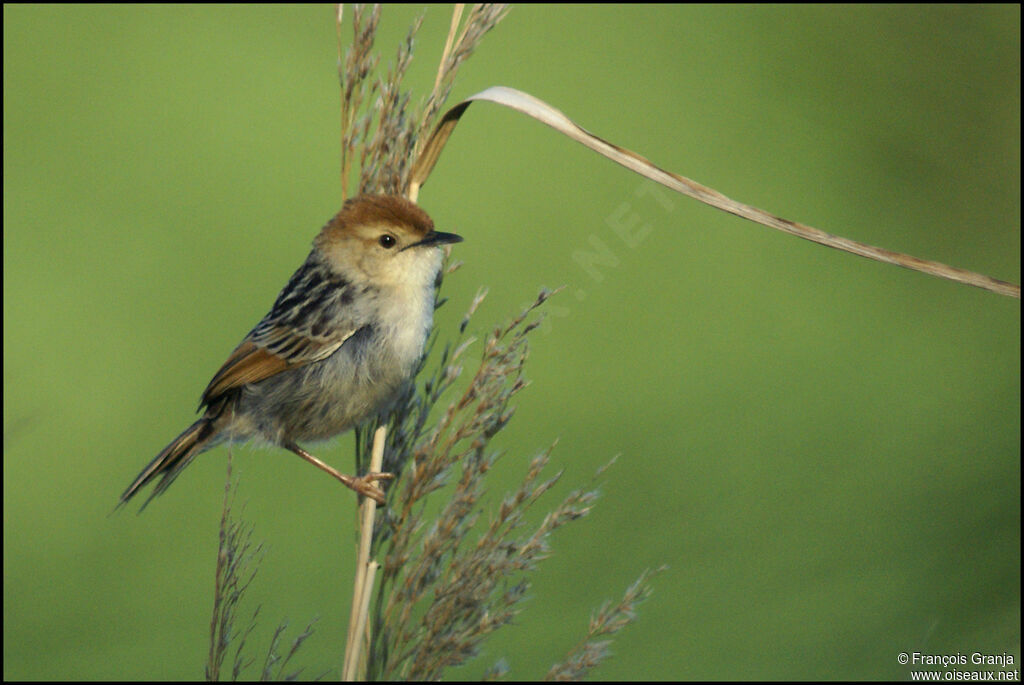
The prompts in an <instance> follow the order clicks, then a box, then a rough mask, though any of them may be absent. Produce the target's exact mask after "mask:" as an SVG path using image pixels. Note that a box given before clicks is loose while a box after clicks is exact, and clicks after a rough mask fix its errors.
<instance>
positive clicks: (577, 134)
mask: <svg viewBox="0 0 1024 685" xmlns="http://www.w3.org/2000/svg"><path fill="white" fill-rule="evenodd" d="M477 100H486V101H488V102H494V103H496V104H499V105H504V106H505V107H509V108H511V109H514V110H516V111H517V112H522V113H523V114H526V115H528V116H531V117H533V118H534V119H536V120H538V121H540V122H542V123H544V124H547V125H548V126H550V127H551V128H553V129H555V130H556V131H558V132H560V133H563V134H565V135H566V136H568V137H570V138H572V139H573V140H575V141H576V142H578V143H581V144H583V145H585V146H587V147H589V148H590V149H591V150H594V151H596V152H598V153H600V154H602V155H604V156H605V157H607V158H608V159H610V160H612V161H613V162H617V163H619V164H621V165H622V166H624V167H626V168H627V169H631V170H632V171H635V172H636V173H638V174H640V175H641V176H645V177H647V178H649V179H651V180H652V181H656V182H658V183H660V184H662V185H664V186H666V187H668V188H671V189H672V190H675V191H677V192H679V193H682V194H683V195H688V196H690V197H692V198H694V199H697V200H700V201H701V202H703V203H705V204H708V205H711V206H712V207H716V208H718V209H721V210H723V211H726V212H729V213H730V214H735V215H736V216H739V217H742V218H744V219H749V220H750V221H753V222H755V223H759V224H762V225H764V226H768V227H769V228H774V229H777V230H779V231H783V232H785V233H789V234H791V235H795V236H797V237H799V238H804V239H805V240H811V241H813V242H816V243H820V244H822V245H825V246H827V247H833V248H835V249H837V250H843V251H844V252H850V253H852V254H856V255H860V256H862V257H867V258H868V259H874V260H876V261H879V262H886V263H889V264H895V265H897V266H902V267H904V268H907V269H912V270H914V271H920V272H923V273H926V274H931V275H933V276H938V277H939V278H945V279H947V280H951V281H957V282H959V283H964V284H966V285H973V286H976V287H978V288H983V289H985V290H990V291H992V292H994V293H998V294H1000V295H1007V296H1009V297H1016V298H1018V299H1019V298H1020V286H1019V285H1015V284H1013V283H1008V282H1006V281H1001V280H998V279H995V278H991V277H989V276H985V275H983V274H979V273H975V272H973V271H967V270H965V269H958V268H956V267H952V266H948V265H946V264H941V263H939V262H933V261H929V260H926V259H919V258H917V257H913V256H911V255H907V254H902V253H900V252H893V251H891V250H886V249H883V248H880V247H874V246H872V245H867V244H865V243H861V242H857V241H856V240H850V239H848V238H843V237H841V236H835V235H831V234H829V233H826V232H824V231H821V230H818V229H817V228H814V227H812V226H807V225H805V224H800V223H797V222H795V221H790V220H789V219H783V218H782V217H778V216H775V215H774V214H771V213H769V212H766V211H764V210H763V209H758V208H757V207H751V206H750V205H746V204H743V203H742V202H737V201H736V200H732V199H730V198H728V197H726V196H725V195H722V194H721V193H719V192H718V191H717V190H714V189H712V188H708V187H707V186H703V185H701V184H700V183H697V182H696V181H692V180H690V179H688V178H686V177H684V176H680V175H678V174H674V173H672V172H670V171H665V170H664V169H662V168H660V167H658V166H657V165H655V164H654V163H652V162H651V161H650V160H648V159H645V158H644V157H642V156H640V155H638V154H636V153H635V152H632V151H631V150H627V149H625V148H621V147H619V146H618V145H615V144H614V143H609V142H608V141H607V140H604V139H603V138H600V137H598V136H595V135H594V134H593V133H590V132H589V131H587V130H586V129H584V128H582V127H581V126H578V125H577V124H576V123H575V122H573V121H572V120H571V119H569V117H567V116H565V114H563V113H562V112H561V111H559V110H557V109H555V108H554V107H552V106H551V105H549V104H547V103H546V102H544V101H543V100H539V99H537V98H535V97H533V96H532V95H529V94H528V93H524V92H522V91H519V90H515V89H514V88H506V87H505V86H493V87H491V88H488V89H487V90H484V91H482V92H480V93H477V94H476V95H473V96H472V97H469V98H467V99H466V100H464V101H462V102H460V103H459V104H457V105H455V106H454V107H452V108H451V109H450V110H448V112H447V113H445V115H444V116H443V117H442V118H441V121H440V122H439V123H438V125H437V127H436V128H435V129H434V132H433V133H432V134H431V136H430V138H429V139H428V140H427V142H426V144H425V145H424V146H423V149H422V151H421V152H420V155H419V157H418V158H417V159H416V161H415V163H414V164H413V168H412V171H411V173H410V180H409V190H408V194H409V197H411V198H412V199H413V200H415V199H416V196H417V195H418V193H419V189H420V187H421V186H422V185H423V184H424V183H426V181H427V177H428V176H430V172H431V171H432V170H433V168H434V165H435V164H437V160H438V158H439V157H440V155H441V150H442V149H443V148H444V146H445V143H446V142H447V141H448V138H449V137H450V136H451V134H452V132H453V131H454V130H455V125H456V124H458V122H459V119H460V118H461V117H462V115H463V114H464V113H465V111H466V109H467V108H468V107H469V106H470V104H472V103H473V102H475V101H477Z"/></svg>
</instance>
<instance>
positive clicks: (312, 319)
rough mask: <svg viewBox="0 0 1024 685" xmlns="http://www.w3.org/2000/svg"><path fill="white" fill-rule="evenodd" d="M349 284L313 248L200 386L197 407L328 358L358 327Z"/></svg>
mask: <svg viewBox="0 0 1024 685" xmlns="http://www.w3.org/2000/svg"><path fill="white" fill-rule="evenodd" d="M349 288H350V285H349V283H348V282H347V281H346V280H345V279H344V278H342V277H341V276H340V275H338V274H336V273H334V272H333V271H331V269H330V268H329V266H328V265H326V264H325V263H324V262H323V259H322V258H321V257H320V255H319V253H318V252H317V251H316V250H314V251H313V252H311V253H310V255H309V257H308V258H307V259H306V262H305V263H304V264H303V265H302V266H301V267H299V269H298V271H296V272H295V273H294V274H293V275H292V277H291V279H290V280H289V281H288V285H286V286H285V287H284V289H283V290H282V291H281V293H280V294H279V295H278V296H277V300H276V301H275V302H274V306H273V308H272V309H271V310H270V312H269V313H267V315H266V316H264V317H263V320H262V321H260V322H259V323H258V324H257V325H256V327H255V328H254V329H252V331H250V332H249V335H247V336H245V340H243V341H242V343H241V344H240V345H239V346H238V347H236V348H235V351H234V352H232V353H231V356H229V357H228V358H227V361H225V362H224V365H223V366H221V367H220V369H219V370H218V371H217V373H216V374H214V376H213V380H211V381H210V384H209V385H208V386H206V390H204V391H203V396H202V398H201V399H200V406H202V405H207V406H209V405H212V404H214V403H215V402H216V401H217V400H219V399H221V398H222V397H223V396H224V395H225V393H228V392H230V391H231V390H234V389H235V388H240V387H242V386H243V385H248V384H249V383H258V382H260V381H262V380H265V379H267V378H270V377H271V376H275V375H277V374H279V373H281V372H282V371H286V370H288V369H292V368H295V367H297V366H302V365H304V364H310V363H312V362H315V361H320V360H321V359H326V358H327V357H329V356H331V355H332V354H334V353H335V352H336V351H337V350H338V348H339V347H341V346H342V345H343V344H344V343H345V341H346V340H348V339H349V338H350V337H352V334H353V333H355V332H356V331H357V330H359V328H360V327H361V326H362V325H363V322H362V321H361V320H360V318H359V317H357V316H355V315H356V314H357V313H358V312H357V310H356V309H354V308H353V307H351V306H346V304H347V303H346V298H348V301H349V302H350V301H351V292H350V291H349Z"/></svg>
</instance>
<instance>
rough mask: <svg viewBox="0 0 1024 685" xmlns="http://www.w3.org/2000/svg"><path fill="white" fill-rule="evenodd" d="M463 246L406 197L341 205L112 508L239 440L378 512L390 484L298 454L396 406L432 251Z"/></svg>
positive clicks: (424, 328)
mask: <svg viewBox="0 0 1024 685" xmlns="http://www.w3.org/2000/svg"><path fill="white" fill-rule="evenodd" d="M461 240H462V238H461V237H460V236H458V235H455V234H453V233H441V232H438V231H435V230H434V223H433V221H431V220H430V217H429V216H427V214H426V212H424V211H423V210H422V209H420V208H419V207H418V206H417V205H415V204H414V203H412V202H410V201H409V200H407V199H405V198H403V197H398V196H392V195H362V196H359V197H355V198H352V199H351V200H349V201H347V202H346V203H345V205H344V206H343V207H342V209H341V211H340V212H338V214H337V215H336V216H335V217H334V218H333V219H331V220H330V221H329V222H328V223H327V225H326V226H324V228H323V229H322V230H321V231H320V234H319V235H318V236H317V237H316V239H315V240H314V241H313V249H312V251H311V252H310V253H309V256H308V257H307V258H306V261H305V263H304V264H303V265H302V266H301V267H299V270H298V271H296V272H295V274H294V275H293V276H292V277H291V280H289V281H288V285H286V286H285V287H284V289H283V290H282V291H281V293H280V294H279V295H278V296H277V300H276V301H275V302H274V306H273V307H272V308H271V310H270V312H269V313H268V314H267V315H266V316H264V317H263V319H262V320H261V321H260V322H259V323H258V324H256V327H255V328H253V329H252V331H250V332H249V335H247V336H245V339H244V340H242V343H241V344H240V345H239V346H238V347H236V348H235V351H234V352H232V353H231V355H230V356H229V357H228V359H227V361H226V362H224V365H223V366H221V367H220V370H219V371H217V373H216V374H214V376H213V380H211V381H210V384H209V385H207V386H206V390H204V391H203V395H202V397H201V399H200V405H199V406H200V409H203V408H204V407H205V411H204V413H203V416H202V418H200V419H199V420H198V421H196V422H195V423H193V424H192V425H191V426H189V427H188V428H186V429H185V431H184V432H183V433H182V434H181V435H179V436H178V437H176V438H175V439H174V440H173V441H172V442H171V444H169V445H168V446H167V447H165V448H164V449H163V451H161V452H160V454H158V455H157V456H156V458H155V459H153V461H151V462H150V463H149V465H148V466H146V468H144V469H143V470H142V473H140V474H139V475H138V477H137V478H136V479H135V480H134V481H133V482H132V484H131V485H129V486H128V489H127V490H125V491H124V494H122V495H121V501H120V504H124V503H125V502H127V501H128V500H129V499H131V498H132V496H134V495H135V494H136V493H137V492H138V491H139V489H140V488H142V487H143V486H145V485H146V484H147V483H149V482H151V481H153V480H154V479H155V478H156V477H157V476H160V480H159V482H157V483H156V486H155V488H154V489H153V492H152V494H150V496H149V499H147V500H146V503H145V504H148V503H149V501H150V500H152V499H153V497H155V496H157V495H159V494H160V493H162V492H163V491H164V490H166V489H167V487H168V486H169V485H170V484H171V483H172V482H173V481H174V479H175V478H176V477H177V476H178V474H179V473H181V470H182V469H184V468H185V467H186V466H188V464H189V463H190V462H191V461H192V459H193V458H194V457H195V456H196V455H197V454H200V453H202V452H205V451H206V450H208V449H210V448H211V447H214V446H215V445H217V444H219V443H222V442H238V441H244V440H259V441H263V442H267V443H270V444H273V445H279V446H281V447H284V448H285V449H287V450H290V451H292V452H294V453H295V454H297V455H299V456H300V457H302V458H303V459H305V460H306V461H308V462H310V463H312V464H313V465H315V466H317V467H318V468H321V469H323V470H324V471H326V472H327V473H329V474H331V475H332V476H334V477H335V478H337V479H338V480H339V481H341V482H342V483H344V484H345V485H346V486H348V487H349V488H351V489H353V490H355V491H356V492H358V493H361V494H363V495H366V496H367V497H372V498H373V499H375V500H376V501H378V502H381V503H383V502H384V492H383V491H382V490H381V489H380V488H378V487H377V486H376V485H374V482H375V481H377V480H383V479H387V478H391V477H392V476H391V474H382V473H369V474H366V475H365V476H362V477H359V478H353V477H352V476H346V475H345V474H343V473H339V472H338V471H336V470H335V469H333V468H331V467H330V466H328V465H327V464H325V463H324V462H322V461H320V460H319V459H317V458H316V457H314V456H313V455H312V454H309V453H308V452H306V451H305V450H304V449H302V448H301V447H299V445H298V444H297V443H298V442H299V441H307V440H326V439H327V438H331V437H334V436H336V435H338V434H339V433H342V432H344V431H347V430H349V429H350V428H352V427H354V426H356V425H357V424H358V423H359V422H361V421H363V420H364V419H367V418H370V417H371V416H374V415H376V414H377V413H379V412H381V411H382V410H384V409H386V408H387V407H388V406H389V404H390V403H391V402H392V401H393V400H394V398H395V396H396V395H397V394H398V392H399V390H401V388H402V387H403V386H404V384H405V383H407V382H408V381H409V380H410V378H411V376H412V373H413V370H414V369H415V367H416V364H417V362H418V361H419V359H420V356H421V355H422V354H423V347H424V345H425V343H426V339H427V334H428V333H429V332H430V326H431V322H432V320H433V314H434V287H435V283H436V281H437V275H438V270H439V269H440V267H441V259H442V253H441V250H439V249H437V248H438V247H440V246H441V245H444V244H447V243H457V242H460V241H461ZM145 504H143V507H145Z"/></svg>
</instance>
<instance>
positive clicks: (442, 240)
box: [402, 231, 462, 250]
mask: <svg viewBox="0 0 1024 685" xmlns="http://www.w3.org/2000/svg"><path fill="white" fill-rule="evenodd" d="M461 242H462V236H461V235H456V234H454V233H442V232H441V231H431V232H430V233H428V234H427V235H426V237H425V238H423V240H421V241H419V242H418V243H413V244H412V245H406V246H405V247H404V248H402V249H405V250H408V249H409V248H413V247H429V246H431V245H449V244H451V243H461Z"/></svg>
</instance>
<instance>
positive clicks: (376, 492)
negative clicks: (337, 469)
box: [346, 471, 395, 504]
mask: <svg viewBox="0 0 1024 685" xmlns="http://www.w3.org/2000/svg"><path fill="white" fill-rule="evenodd" d="M394 477H395V474H393V473H378V472H376V471H371V472H370V473H368V474H366V475H365V476H360V477H358V478H353V479H352V482H351V483H346V485H348V486H349V487H350V488H352V489H353V490H355V491H356V492H358V493H359V494H361V495H363V496H365V497H369V498H370V499H372V500H374V501H375V502H377V504H384V503H385V502H387V499H386V498H385V495H384V491H383V490H381V489H380V488H378V487H377V486H376V485H374V482H375V481H378V480H391V479H393V478H394Z"/></svg>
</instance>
